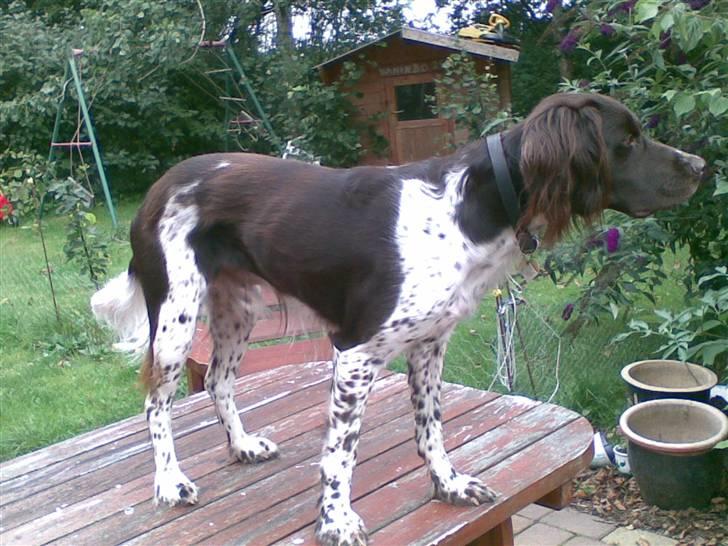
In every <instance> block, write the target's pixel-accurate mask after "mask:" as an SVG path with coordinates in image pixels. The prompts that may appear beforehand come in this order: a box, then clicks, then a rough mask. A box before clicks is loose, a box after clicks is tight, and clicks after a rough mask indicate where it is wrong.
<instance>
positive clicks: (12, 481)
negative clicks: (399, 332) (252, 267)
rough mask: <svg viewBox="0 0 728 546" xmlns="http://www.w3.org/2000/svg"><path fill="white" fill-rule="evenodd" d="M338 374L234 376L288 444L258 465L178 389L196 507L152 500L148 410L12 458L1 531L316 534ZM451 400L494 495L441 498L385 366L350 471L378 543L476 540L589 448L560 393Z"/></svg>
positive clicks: (583, 427)
mask: <svg viewBox="0 0 728 546" xmlns="http://www.w3.org/2000/svg"><path fill="white" fill-rule="evenodd" d="M330 375H331V370H330V364H328V363H324V362H321V363H308V364H303V365H295V366H285V367H282V368H276V369H274V370H269V371H266V372H261V373H257V374H254V375H249V376H245V377H243V378H241V379H239V380H238V382H237V384H236V387H237V396H236V399H237V402H238V408H239V409H240V411H241V412H242V413H244V416H243V422H244V424H245V426H246V429H247V430H249V431H255V432H257V433H260V434H263V435H265V436H266V437H268V438H270V439H272V440H273V441H275V442H277V443H278V444H279V447H280V449H281V457H280V458H279V459H277V460H274V461H270V462H267V463H264V464H260V465H253V466H249V465H241V464H239V463H235V462H233V460H232V458H231V456H230V455H229V454H228V452H227V447H226V442H225V434H224V432H223V431H222V430H221V428H220V426H219V425H218V424H217V420H216V417H215V413H214V410H213V408H212V405H211V403H210V401H209V398H208V397H207V395H206V394H205V393H200V394H198V395H194V396H191V397H189V398H185V399H184V400H180V401H178V402H177V403H176V404H175V408H174V424H173V428H174V432H175V437H176V447H177V453H178V456H179V459H180V463H181V466H182V469H183V470H184V471H185V472H186V473H187V475H188V476H189V477H190V478H191V479H192V480H194V481H195V483H196V484H197V485H198V486H199V487H200V499H199V503H198V504H197V505H195V506H191V507H190V506H185V507H175V508H167V507H155V506H154V505H153V503H152V501H151V495H152V483H153V461H152V454H151V447H150V443H149V439H148V434H147V429H146V422H145V420H144V417H143V415H138V416H135V417H131V418H129V419H126V420H124V421H121V422H119V423H115V424H113V425H109V426H107V427H104V428H101V429H98V430H94V431H92V432H89V433H86V434H83V435H81V436H77V437H75V438H72V439H69V440H67V441H64V442H61V443H59V444H56V445H53V446H50V447H47V448H45V449H42V450H40V451H36V452H34V453H30V454H28V455H24V456H22V457H19V458H17V459H14V460H11V461H7V462H5V463H2V467H1V472H0V478H1V484H0V515H1V516H2V521H1V522H0V543H2V544H3V545H6V544H41V543H51V542H52V543H62V544H74V545H76V544H94V545H98V544H117V543H129V544H155V545H157V544H192V543H204V544H227V543H235V544H269V543H276V542H280V543H288V544H313V543H314V540H313V522H314V518H315V516H316V501H317V499H318V496H319V487H318V485H319V484H318V481H319V473H318V460H319V454H320V451H321V445H322V439H323V435H324V430H325V411H326V399H327V396H328V392H329V383H330ZM443 408H444V415H443V419H444V421H445V423H444V430H445V438H446V447H447V450H448V452H449V453H450V455H451V457H452V460H453V463H454V465H455V466H456V468H458V469H459V470H461V471H464V472H468V473H471V474H475V475H478V476H480V477H481V478H483V479H484V480H485V481H486V482H487V483H488V485H490V486H491V487H492V488H493V489H495V490H496V491H497V492H498V493H499V494H500V496H499V499H498V501H497V502H496V503H495V504H492V505H487V506H482V507H472V508H463V507H453V506H449V505H446V504H444V503H441V502H438V501H433V500H431V485H430V478H429V476H428V473H427V471H426V469H425V468H424V467H423V463H422V460H421V459H420V458H419V457H418V456H417V453H416V449H415V445H414V440H413V435H414V434H413V433H414V423H413V417H412V411H411V405H410V401H409V393H408V392H407V383H406V379H405V377H404V376H402V375H400V374H389V373H387V374H383V376H382V377H381V378H380V379H379V380H378V381H377V386H376V388H375V389H374V392H373V393H372V395H371V398H370V402H369V405H368V407H367V412H366V416H365V418H364V425H363V430H362V438H361V442H360V444H359V457H358V460H359V463H358V465H357V467H356V470H355V472H354V483H353V496H354V498H355V502H354V509H355V510H356V511H357V512H358V513H359V514H360V515H361V516H362V518H363V519H364V521H365V523H366V525H367V527H368V529H369V532H370V537H371V542H372V543H373V544H429V543H438V544H440V543H441V544H457V543H464V542H468V541H470V540H473V539H475V538H476V537H478V536H480V535H481V534H482V533H484V532H486V531H488V530H489V529H491V528H493V527H494V526H496V525H497V524H498V523H499V522H502V521H504V520H506V521H507V520H508V518H509V516H510V515H511V514H513V513H515V512H516V511H518V510H520V509H521V508H523V507H524V506H526V505H528V504H530V503H531V502H534V501H535V500H537V499H539V498H541V497H543V496H544V495H546V494H547V493H549V492H551V491H553V490H555V489H557V488H558V487H559V486H561V485H562V484H563V483H565V482H568V481H569V480H570V478H571V477H572V476H574V475H575V474H576V473H577V472H578V471H579V470H580V469H581V468H583V467H584V466H586V464H588V462H589V460H590V458H591V439H592V430H591V426H590V425H589V423H588V422H587V421H586V420H585V419H583V418H581V417H579V415H577V414H576V413H574V412H571V411H568V410H566V409H563V408H560V407H558V406H554V405H550V404H542V403H538V402H534V401H531V400H528V399H526V398H521V397H511V396H499V395H497V394H494V393H489V392H483V391H479V390H475V389H470V388H467V387H462V386H459V385H453V384H448V385H447V386H446V387H445V388H444V390H443Z"/></svg>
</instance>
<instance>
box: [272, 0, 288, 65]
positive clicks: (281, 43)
mask: <svg viewBox="0 0 728 546" xmlns="http://www.w3.org/2000/svg"><path fill="white" fill-rule="evenodd" d="M273 4H274V9H275V13H276V28H277V30H276V46H277V47H278V48H280V49H281V50H283V51H284V52H287V53H293V17H292V16H291V4H290V2H289V0H274V2H273Z"/></svg>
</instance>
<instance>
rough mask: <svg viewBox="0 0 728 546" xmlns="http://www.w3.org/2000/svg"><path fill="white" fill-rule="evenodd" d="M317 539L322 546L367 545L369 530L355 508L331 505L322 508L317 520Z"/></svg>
mask: <svg viewBox="0 0 728 546" xmlns="http://www.w3.org/2000/svg"><path fill="white" fill-rule="evenodd" d="M316 540H317V541H318V543H319V544H321V546H366V544H367V542H368V538H367V530H366V528H365V527H364V522H363V521H362V520H361V518H360V517H359V515H358V514H357V513H356V512H354V511H353V510H351V509H350V508H349V509H341V508H335V507H333V506H330V507H329V509H328V510H325V509H323V508H322V509H321V514H320V515H319V519H318V521H317V522H316Z"/></svg>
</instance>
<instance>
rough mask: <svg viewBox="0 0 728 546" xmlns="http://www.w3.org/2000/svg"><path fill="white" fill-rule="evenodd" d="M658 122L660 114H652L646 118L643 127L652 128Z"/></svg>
mask: <svg viewBox="0 0 728 546" xmlns="http://www.w3.org/2000/svg"><path fill="white" fill-rule="evenodd" d="M659 123H660V114H653V115H651V116H650V117H649V119H648V120H647V123H645V127H646V128H647V129H654V128H655V127H657V126H658V125H659Z"/></svg>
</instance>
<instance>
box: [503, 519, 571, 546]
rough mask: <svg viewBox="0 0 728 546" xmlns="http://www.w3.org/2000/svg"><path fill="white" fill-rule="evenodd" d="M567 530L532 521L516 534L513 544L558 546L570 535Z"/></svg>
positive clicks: (521, 545)
mask: <svg viewBox="0 0 728 546" xmlns="http://www.w3.org/2000/svg"><path fill="white" fill-rule="evenodd" d="M573 536H574V535H572V534H571V533H569V532H568V531H564V530H563V529H559V528H558V527H551V525H546V524H544V523H534V524H533V525H531V526H530V527H529V528H528V529H526V530H525V531H523V532H522V533H519V534H518V535H516V537H515V538H514V540H513V543H514V545H515V546H559V545H560V544H563V543H564V542H566V541H567V540H569V539H570V538H571V537H573Z"/></svg>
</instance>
